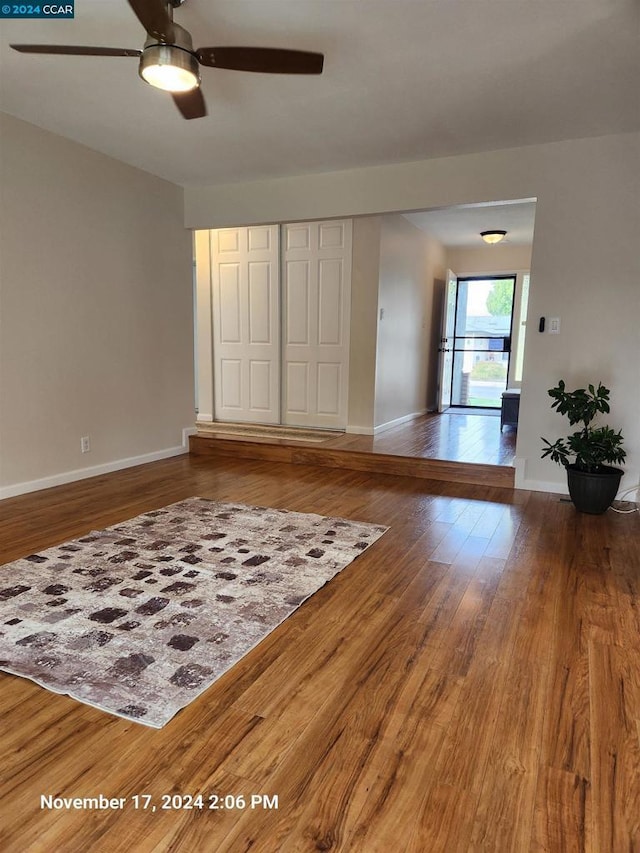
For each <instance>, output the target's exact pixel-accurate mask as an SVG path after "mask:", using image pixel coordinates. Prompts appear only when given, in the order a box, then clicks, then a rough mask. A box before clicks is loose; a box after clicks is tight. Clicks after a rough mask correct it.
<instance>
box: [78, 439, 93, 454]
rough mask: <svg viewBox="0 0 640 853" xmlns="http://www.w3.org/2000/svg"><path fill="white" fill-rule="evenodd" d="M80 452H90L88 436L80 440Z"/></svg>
mask: <svg viewBox="0 0 640 853" xmlns="http://www.w3.org/2000/svg"><path fill="white" fill-rule="evenodd" d="M80 450H81V451H82V453H89V451H90V450H91V442H90V441H89V436H88V435H83V436H82V438H81V439H80Z"/></svg>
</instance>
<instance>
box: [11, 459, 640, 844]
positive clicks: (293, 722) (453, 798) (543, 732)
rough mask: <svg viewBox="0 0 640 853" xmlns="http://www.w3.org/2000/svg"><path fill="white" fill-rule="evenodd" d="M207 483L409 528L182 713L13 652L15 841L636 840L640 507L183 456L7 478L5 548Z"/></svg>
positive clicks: (76, 530) (241, 494)
mask: <svg viewBox="0 0 640 853" xmlns="http://www.w3.org/2000/svg"><path fill="white" fill-rule="evenodd" d="M190 495H201V496H203V497H210V498H217V499H221V500H234V501H243V502H245V503H256V504H262V505H268V506H273V507H279V508H286V509H292V510H297V511H301V512H318V513H322V514H337V515H343V516H345V517H349V518H354V519H362V520H365V521H371V522H377V523H382V524H387V525H390V530H389V531H388V533H386V534H385V536H383V537H382V539H381V540H380V541H379V542H378V543H376V545H375V546H374V547H373V548H371V549H370V550H369V551H367V552H366V553H365V554H363V555H362V557H360V558H359V559H358V560H357V561H355V562H354V563H353V564H352V565H351V566H349V567H348V568H347V569H345V570H344V571H343V572H342V573H340V575H338V577H336V578H335V579H334V580H333V581H331V582H330V583H329V584H328V585H327V586H325V587H324V588H323V589H322V590H320V591H319V592H318V593H316V595H314V596H313V597H312V598H311V599H310V600H309V601H307V602H305V604H304V605H302V607H300V608H299V609H298V611H296V613H295V614H293V616H291V617H290V618H289V619H287V621H286V622H285V623H284V624H283V625H281V626H280V627H279V628H278V629H277V630H276V631H274V632H273V633H272V634H271V635H270V636H269V637H268V638H267V639H266V640H265V641H264V642H263V643H261V644H260V645H259V646H258V647H257V648H256V649H254V650H253V651H252V652H251V653H250V654H249V655H247V656H246V657H245V658H244V659H243V660H242V661H241V662H240V663H239V664H238V665H237V666H236V667H234V668H233V669H232V670H231V671H230V672H228V673H227V674H226V675H225V676H224V677H223V678H222V679H220V680H219V681H218V682H217V683H216V684H215V685H214V686H213V687H212V688H211V689H210V690H208V691H207V692H206V693H205V694H203V696H201V697H200V698H199V699H197V700H196V701H195V702H194V703H192V704H191V705H190V706H189V707H187V708H186V709H184V710H183V711H182V712H181V713H180V714H178V715H177V716H176V717H175V718H174V720H173V721H172V722H170V723H169V724H168V725H167V726H166V727H165V728H164V729H162V730H161V731H154V730H151V729H148V728H145V727H143V726H140V725H137V724H135V723H131V722H127V721H125V720H121V719H118V718H115V717H110V716H109V715H107V714H104V713H102V712H100V711H97V710H95V709H92V708H89V707H87V706H84V705H81V704H79V703H77V702H75V701H73V700H71V699H68V698H66V697H64V696H57V695H54V694H52V693H49V692H47V691H45V690H43V689H42V688H40V687H37V686H36V685H34V684H32V683H30V682H29V681H26V680H24V679H20V678H17V677H15V676H11V675H8V674H5V673H0V756H1V757H2V758H1V764H0V850H2V851H3V853H14V852H15V853H18V852H19V853H24V851H29V853H32V851H33V852H34V853H40V851H43V853H44V851H47V853H50V851H56V853H66V851H69V852H70V853H71V851H74V853H75V851H98V853H120V851H123V853H124V851H126V853H130V851H136V853H147V851H149V853H151V851H153V853H161V852H162V853H164V851H167V852H168V851H172V853H174V851H179V853H182V851H185V853H192V851H204V853H209V851H210V853H244V851H259V853H280V851H283V853H290V852H291V851H296V853H298V851H318V850H333V851H340V853H378V851H380V853H382V851H384V853H389V851H403V853H404V851H411V853H458V851H460V853H462V851H480V850H486V851H496V853H502V851H514V853H521V851H532V853H533V851H536V853H539V851H548V853H565V851H567V853H568V851H589V853H619V851H620V853H622V851H625V853H627V851H628V853H632V851H638V850H640V604H639V595H638V593H639V588H640V517H639V516H638V514H634V515H615V514H613V513H608V514H606V515H604V516H586V515H580V514H578V513H576V512H575V510H574V509H573V507H572V505H571V504H569V503H565V502H560V501H559V500H558V498H557V496H553V495H547V494H540V493H529V492H523V491H512V490H509V489H505V488H491V487H486V486H471V485H461V484H455V483H454V484H447V483H444V482H441V481H440V482H437V481H429V480H419V479H415V478H408V477H394V476H386V475H375V476H374V475H371V474H368V473H364V472H353V471H342V470H337V469H335V470H334V469H327V468H315V467H312V466H306V465H287V464H277V463H273V462H260V461H247V460H238V459H235V460H234V459H228V458H224V459H223V458H220V459H216V460H213V461H206V460H201V459H197V458H194V457H189V456H184V457H178V458H175V459H170V460H166V461H163V462H158V463H153V464H151V465H147V466H141V467H139V468H133V469H129V470H127V471H122V472H118V473H115V474H110V475H105V476H102V477H98V478H95V479H92V480H85V481H82V482H79V483H75V484H71V485H68V486H61V487H59V488H55V489H50V490H47V491H44V492H39V493H34V494H31V495H24V496H21V497H17V498H12V499H9V500H5V501H2V502H0V562H7V561H10V560H12V559H15V558H17V557H20V556H23V555H25V554H28V553H31V552H33V551H36V550H38V549H41V548H44V547H47V546H49V545H52V544H55V543H57V542H61V541H64V540H66V539H69V538H71V537H74V536H78V535H81V534H83V533H86V532H87V531H88V530H90V529H95V528H99V527H103V526H105V525H108V524H113V523H116V522H118V521H121V520H124V519H126V518H130V517H132V516H134V515H136V514H138V513H140V512H143V511H145V510H149V509H152V508H156V507H159V506H162V505H165V504H168V503H171V502H173V501H176V500H179V499H181V498H184V497H187V496H190ZM0 571H2V570H1V569H0ZM2 585H3V584H2V583H0V587H1V586H2ZM200 793H202V794H204V795H205V805H206V806H208V805H209V804H210V803H209V801H208V799H206V798H208V797H209V796H210V795H217V796H220V797H222V798H223V799H222V800H221V802H222V804H223V805H225V800H224V797H225V796H227V800H226V805H227V808H225V809H209V808H203V809H199V808H196V809H186V808H173V809H163V808H161V807H160V806H161V805H162V799H161V798H162V795H164V794H168V795H197V794H200ZM43 794H50V795H55V796H56V797H95V796H98V795H99V794H103V795H104V796H105V797H109V798H115V797H119V798H126V802H125V804H124V807H123V808H122V809H113V808H111V809H103V810H92V811H86V810H75V809H47V808H42V807H41V800H40V798H41V795H43ZM145 794H146V795H150V796H152V797H153V801H152V803H153V804H154V805H156V807H157V808H156V810H155V811H153V810H152V809H151V808H147V809H144V808H142V804H143V801H142V800H140V801H139V805H140V807H139V808H137V809H136V808H135V806H134V803H135V801H134V800H132V797H134V796H135V795H139V796H140V795H145ZM251 795H264V796H267V797H269V798H272V799H269V800H264V799H263V800H261V801H260V803H259V804H257V803H255V806H254V808H251V799H250V798H251ZM276 796H277V798H278V808H277V809H276V808H275V807H274V804H275V800H274V799H273V798H275V797H276ZM241 797H244V798H246V800H245V804H244V805H243V804H242V799H240V798H241ZM175 802H176V803H178V802H179V800H176V801H175Z"/></svg>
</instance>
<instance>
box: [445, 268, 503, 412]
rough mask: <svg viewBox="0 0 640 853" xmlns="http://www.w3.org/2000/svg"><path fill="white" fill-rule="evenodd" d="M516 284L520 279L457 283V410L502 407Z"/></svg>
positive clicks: (454, 401) (454, 396) (453, 395)
mask: <svg viewBox="0 0 640 853" xmlns="http://www.w3.org/2000/svg"><path fill="white" fill-rule="evenodd" d="M515 281H516V279H515V276H504V277H497V276H496V277H486V278H459V279H458V298H457V303H456V326H455V335H454V352H453V380H452V388H451V404H452V405H453V406H477V407H487V408H496V409H499V408H500V406H501V403H502V392H503V391H504V390H505V389H506V387H507V376H508V373H509V356H510V352H511V323H512V315H513V297H514V292H515Z"/></svg>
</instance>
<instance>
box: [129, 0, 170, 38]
mask: <svg viewBox="0 0 640 853" xmlns="http://www.w3.org/2000/svg"><path fill="white" fill-rule="evenodd" d="M129 5H130V6H131V8H132V9H133V11H134V13H135V15H136V17H137V19H138V20H139V21H140V23H141V24H142V26H143V27H144V28H145V30H146V31H147V32H148V33H149V35H150V36H154V37H155V38H157V39H158V41H161V42H167V43H169V44H171V43H172V42H173V41H174V39H175V35H174V33H175V31H174V29H173V21H172V20H171V18H170V17H169V13H168V11H167V4H166V3H163V2H162V0H129Z"/></svg>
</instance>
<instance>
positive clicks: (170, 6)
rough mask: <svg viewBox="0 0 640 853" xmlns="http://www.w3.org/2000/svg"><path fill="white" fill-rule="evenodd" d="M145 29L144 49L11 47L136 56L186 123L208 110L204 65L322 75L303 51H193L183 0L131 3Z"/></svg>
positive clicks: (313, 56)
mask: <svg viewBox="0 0 640 853" xmlns="http://www.w3.org/2000/svg"><path fill="white" fill-rule="evenodd" d="M128 2H129V5H130V6H131V8H132V9H133V11H134V13H135V15H136V16H137V18H138V20H139V21H140V23H141V24H142V26H143V27H144V28H145V30H146V33H147V40H146V41H145V43H144V47H143V48H142V50H132V49H130V48H126V47H87V46H84V45H64V44H12V45H11V47H12V48H13V49H14V50H17V51H20V52H21V53H48V54H66V55H69V56H136V57H139V58H140V65H139V68H138V73H139V74H140V76H141V77H142V79H143V80H145V81H146V82H147V83H150V84H151V85H152V86H156V87H157V88H159V89H164V90H166V91H168V92H171V95H172V97H173V100H174V103H175V105H176V106H177V107H178V109H179V110H180V112H181V113H182V115H183V117H184V118H186V119H192V118H202V117H203V116H206V114H207V107H206V104H205V101H204V97H203V96H202V92H201V90H200V65H206V66H208V67H210V68H225V69H228V70H231V71H258V72H262V73H266V74H321V73H322V66H323V64H324V56H323V55H322V54H321V53H311V52H309V51H304V50H285V49H281V48H273V47H201V48H198V49H194V47H193V41H192V39H191V35H190V33H188V32H187V30H185V29H184V27H181V26H180V25H179V24H176V23H174V21H173V10H174V8H177V7H178V6H181V5H182V3H183V2H184V0H168V2H164V0H128Z"/></svg>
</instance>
